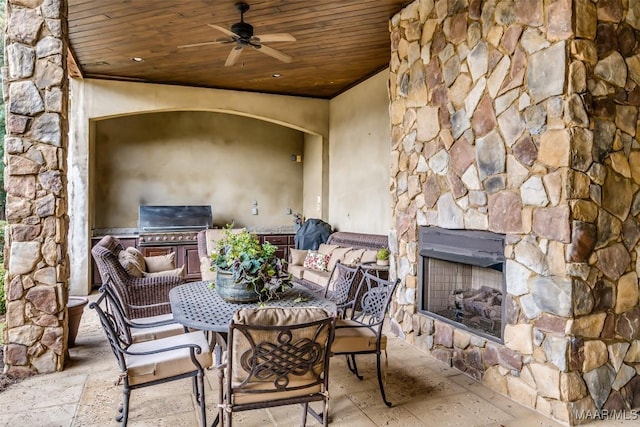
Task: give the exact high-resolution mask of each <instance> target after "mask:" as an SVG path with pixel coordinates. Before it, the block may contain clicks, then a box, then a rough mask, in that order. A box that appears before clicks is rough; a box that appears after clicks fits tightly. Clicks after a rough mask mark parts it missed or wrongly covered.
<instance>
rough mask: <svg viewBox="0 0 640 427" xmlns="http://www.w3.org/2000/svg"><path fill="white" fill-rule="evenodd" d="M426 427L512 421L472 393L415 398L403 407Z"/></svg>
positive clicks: (509, 417) (454, 426)
mask: <svg viewBox="0 0 640 427" xmlns="http://www.w3.org/2000/svg"><path fill="white" fill-rule="evenodd" d="M403 406H404V407H405V408H406V409H407V410H409V411H410V412H411V413H412V414H413V415H414V416H415V417H417V418H418V419H421V420H424V422H425V425H427V426H438V427H446V426H451V427H458V426H481V425H485V424H489V423H495V422H502V421H507V420H511V419H513V417H512V416H511V415H509V414H507V413H506V412H504V411H502V410H500V409H499V408H497V407H496V406H493V405H492V404H490V403H489V402H487V401H486V400H484V399H482V398H480V397H479V396H477V395H475V394H472V393H459V394H453V395H449V396H445V397H440V398H434V399H421V398H416V399H414V400H412V401H411V402H408V403H405V404H404V405H403Z"/></svg>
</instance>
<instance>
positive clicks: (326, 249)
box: [318, 243, 339, 255]
mask: <svg viewBox="0 0 640 427" xmlns="http://www.w3.org/2000/svg"><path fill="white" fill-rule="evenodd" d="M338 248H339V246H338V245H327V244H326V243H320V246H319V247H318V253H321V254H325V255H331V252H333V251H334V250H336V249H338Z"/></svg>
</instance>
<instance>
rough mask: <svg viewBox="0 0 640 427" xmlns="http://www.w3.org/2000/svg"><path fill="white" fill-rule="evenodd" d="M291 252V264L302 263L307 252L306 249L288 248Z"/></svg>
mask: <svg viewBox="0 0 640 427" xmlns="http://www.w3.org/2000/svg"><path fill="white" fill-rule="evenodd" d="M289 252H290V253H291V265H302V264H304V260H305V258H306V257H307V253H308V252H309V251H308V250H306V249H289Z"/></svg>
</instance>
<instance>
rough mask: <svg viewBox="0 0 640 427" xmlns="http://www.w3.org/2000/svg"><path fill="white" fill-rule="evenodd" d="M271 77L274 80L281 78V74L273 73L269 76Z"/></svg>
mask: <svg viewBox="0 0 640 427" xmlns="http://www.w3.org/2000/svg"><path fill="white" fill-rule="evenodd" d="M271 77H273V78H274V79H277V78H279V77H282V74H280V73H273V74H271Z"/></svg>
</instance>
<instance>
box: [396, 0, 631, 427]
mask: <svg viewBox="0 0 640 427" xmlns="http://www.w3.org/2000/svg"><path fill="white" fill-rule="evenodd" d="M390 31H391V47H392V54H391V60H390V75H389V96H390V117H391V124H392V152H391V159H392V161H391V177H392V182H391V194H392V208H393V230H392V232H391V236H390V237H391V239H390V243H391V249H392V258H393V260H394V267H393V268H394V269H395V274H396V275H397V276H398V277H399V278H401V279H402V285H401V287H400V288H399V290H398V293H397V298H396V300H395V301H394V303H393V305H392V318H393V322H394V326H395V330H397V331H398V332H399V333H400V335H401V336H403V337H404V338H405V339H406V340H407V341H409V342H411V343H414V344H415V345H417V346H418V347H420V348H422V349H424V350H425V351H428V352H430V353H431V354H432V355H433V356H434V357H436V358H438V359H440V360H442V361H444V362H445V363H448V364H451V365H453V366H455V367H456V368H458V369H460V370H462V371H464V372H465V373H466V374H468V375H470V376H472V377H474V378H476V379H478V380H480V381H482V382H483V383H484V384H485V385H487V386H489V387H491V388H492V389H494V390H496V391H498V392H500V393H502V394H505V395H507V396H509V397H511V398H512V399H514V400H515V401H517V402H519V403H522V404H524V405H526V406H529V407H532V408H535V409H536V410H537V411H539V412H541V413H543V414H545V415H547V416H549V417H552V418H554V419H556V420H559V421H561V422H565V423H568V424H579V423H581V422H585V421H591V420H592V419H593V418H594V417H597V416H598V414H602V413H604V411H609V413H612V412H611V411H618V412H617V413H618V414H621V413H622V414H628V416H632V415H633V414H634V413H637V412H632V409H634V408H636V409H637V408H639V407H640V375H639V373H640V304H639V302H640V298H639V296H640V289H639V287H638V271H639V270H640V257H639V256H638V252H639V251H640V245H639V244H638V243H639V241H640V221H639V218H640V191H639V190H640V142H639V141H638V107H640V35H639V34H640V3H639V2H626V1H622V0H607V1H604V0H600V1H591V0H574V1H568V0H559V1H552V2H545V1H542V0H510V1H491V0H490V1H477V0H471V1H466V0H448V1H447V0H439V1H433V0H416V1H415V2H413V3H411V4H410V5H408V6H407V7H406V8H405V9H403V10H402V11H401V12H399V13H398V14H397V15H395V16H394V17H392V19H391V22H390ZM429 227H439V228H440V229H444V230H466V231H470V232H476V231H477V232H490V233H496V234H498V235H501V236H503V237H504V245H503V247H502V253H501V256H502V257H503V258H504V262H503V273H504V289H503V292H502V301H501V310H502V315H501V322H502V324H501V326H500V329H501V330H502V334H501V338H500V337H497V336H495V334H494V335H492V334H487V333H486V331H483V330H482V328H479V329H474V328H470V327H469V326H468V325H464V324H463V325H460V324H456V322H455V321H453V322H452V321H451V319H449V318H447V317H446V316H443V315H442V313H438V311H439V310H446V309H453V311H454V314H453V317H454V318H455V310H456V299H455V298H456V294H455V291H456V289H454V295H453V296H452V295H448V296H442V298H444V299H447V300H448V301H447V302H446V303H445V308H444V309H443V308H440V309H438V308H436V309H434V310H433V311H431V313H428V311H430V310H425V300H424V292H423V290H422V286H423V283H422V280H423V277H422V276H423V273H424V270H425V269H427V270H429V269H441V268H442V267H443V265H442V264H440V263H439V262H436V261H433V265H429V264H428V262H431V261H428V262H427V261H425V258H429V257H425V256H423V254H424V252H423V250H424V248H422V247H421V241H420V238H421V237H420V236H421V232H422V230H424V229H425V228H429ZM474 253H475V252H474ZM431 258H433V257H431ZM438 261H442V260H438ZM453 261H455V263H457V264H461V263H460V262H459V261H460V260H453ZM444 262H451V260H447V259H445V260H444ZM425 263H427V264H425ZM444 270H445V271H449V273H448V274H454V275H458V276H460V277H463V276H469V277H471V283H473V279H472V278H473V271H468V268H467V270H465V269H463V268H462V267H460V266H459V265H458V266H453V267H452V266H450V265H446V264H445V265H444ZM452 271H453V273H451V272H452ZM438 280H443V279H438ZM445 281H446V280H445ZM467 283H468V282H467ZM473 286H474V285H464V287H468V288H469V289H471V290H472V289H473ZM480 288H481V287H480ZM469 289H467V290H469ZM459 290H462V289H459ZM448 292H449V294H450V293H451V291H448ZM489 292H490V291H489V290H487V293H489ZM446 293H447V291H446V290H445V291H444V294H446ZM463 297H464V295H463ZM487 297H488V298H493V297H497V295H493V296H491V295H488V296H487ZM451 298H453V300H452V301H451ZM434 301H435V300H434V299H432V300H431V302H434ZM427 304H428V302H427ZM461 304H462V306H463V307H464V302H462V303H461ZM427 308H428V307H427ZM478 310H480V309H478ZM469 311H471V310H469ZM462 315H463V316H468V317H469V316H471V314H470V313H462ZM485 317H488V318H489V319H488V320H486V319H482V320H478V319H476V321H477V323H478V324H489V323H490V321H491V320H495V318H496V313H495V312H494V313H493V314H487V315H486V316H485ZM494 327H495V325H494Z"/></svg>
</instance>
